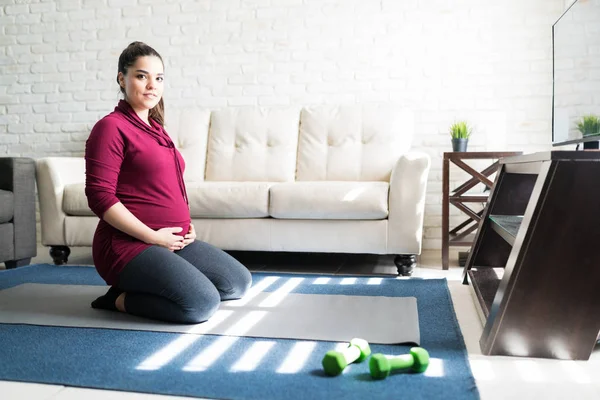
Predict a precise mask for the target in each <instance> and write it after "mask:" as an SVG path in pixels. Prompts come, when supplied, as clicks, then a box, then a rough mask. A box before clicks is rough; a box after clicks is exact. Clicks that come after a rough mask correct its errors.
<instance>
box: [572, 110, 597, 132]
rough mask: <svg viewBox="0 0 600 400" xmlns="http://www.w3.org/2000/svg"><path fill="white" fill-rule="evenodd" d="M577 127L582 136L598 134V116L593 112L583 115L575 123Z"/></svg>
mask: <svg viewBox="0 0 600 400" xmlns="http://www.w3.org/2000/svg"><path fill="white" fill-rule="evenodd" d="M577 129H578V130H579V132H581V133H582V134H583V136H589V135H596V134H599V133H600V118H598V116H596V115H593V114H588V115H584V116H583V117H581V120H580V121H579V122H578V123H577Z"/></svg>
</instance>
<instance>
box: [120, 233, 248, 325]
mask: <svg viewBox="0 0 600 400" xmlns="http://www.w3.org/2000/svg"><path fill="white" fill-rule="evenodd" d="M251 284H252V275H250V272H249V271H248V269H246V267H244V266H243V265H242V264H240V262H239V261H237V260H236V259H235V258H233V257H232V256H230V255H229V254H227V253H226V252H224V251H223V250H221V249H218V248H216V247H214V246H212V245H210V244H208V243H205V242H201V241H198V240H196V241H195V242H193V243H190V244H189V245H187V246H186V247H184V248H183V249H181V250H178V251H175V252H172V251H169V250H168V249H166V248H164V247H160V246H152V247H149V248H148V249H146V250H144V251H142V252H141V253H140V254H138V255H137V256H136V257H135V258H134V259H133V260H131V261H130V262H129V263H128V264H127V265H126V266H125V268H124V269H123V270H122V271H121V273H120V274H119V282H118V283H117V285H115V286H117V287H118V288H119V289H121V290H123V291H124V292H126V293H127V294H126V296H125V310H126V311H127V312H128V313H129V314H132V315H138V316H140V317H146V318H152V319H157V320H162V321H167V322H175V323H182V324H192V323H199V322H202V321H206V320H207V319H209V318H210V317H211V316H212V315H213V314H214V313H215V311H217V309H218V308H219V304H220V302H221V300H232V299H239V298H241V297H242V296H244V294H245V293H246V291H247V290H248V288H249V287H250V285H251Z"/></svg>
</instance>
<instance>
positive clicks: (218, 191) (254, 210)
mask: <svg viewBox="0 0 600 400" xmlns="http://www.w3.org/2000/svg"><path fill="white" fill-rule="evenodd" d="M272 184H273V183H270V182H201V183H200V182H197V183H190V184H187V185H186V187H187V193H188V198H189V201H190V213H191V215H192V218H263V217H268V216H269V187H270V186H271V185H272Z"/></svg>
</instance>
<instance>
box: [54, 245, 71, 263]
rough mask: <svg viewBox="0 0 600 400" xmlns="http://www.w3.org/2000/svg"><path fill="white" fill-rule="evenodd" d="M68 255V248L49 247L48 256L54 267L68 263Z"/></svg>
mask: <svg viewBox="0 0 600 400" xmlns="http://www.w3.org/2000/svg"><path fill="white" fill-rule="evenodd" d="M69 254H71V249H69V247H68V246H51V247H50V256H51V257H52V260H53V261H54V264H55V265H62V264H66V263H67V261H69Z"/></svg>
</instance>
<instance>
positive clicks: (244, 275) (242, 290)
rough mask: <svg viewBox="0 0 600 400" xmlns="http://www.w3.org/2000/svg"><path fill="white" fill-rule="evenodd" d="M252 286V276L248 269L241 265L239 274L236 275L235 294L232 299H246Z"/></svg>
mask: <svg viewBox="0 0 600 400" xmlns="http://www.w3.org/2000/svg"><path fill="white" fill-rule="evenodd" d="M250 286H252V274H251V273H250V271H248V269H247V268H246V267H244V266H243V265H242V264H240V266H239V268H238V271H237V273H236V274H235V279H234V284H233V293H232V294H231V297H230V298H231V299H239V298H242V297H244V295H245V294H246V292H248V289H250Z"/></svg>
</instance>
